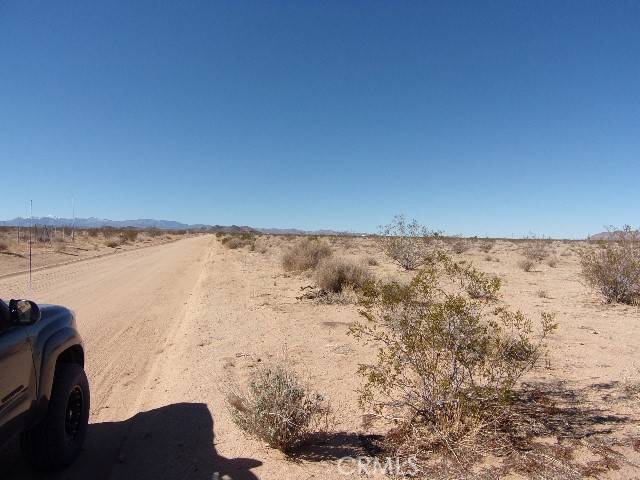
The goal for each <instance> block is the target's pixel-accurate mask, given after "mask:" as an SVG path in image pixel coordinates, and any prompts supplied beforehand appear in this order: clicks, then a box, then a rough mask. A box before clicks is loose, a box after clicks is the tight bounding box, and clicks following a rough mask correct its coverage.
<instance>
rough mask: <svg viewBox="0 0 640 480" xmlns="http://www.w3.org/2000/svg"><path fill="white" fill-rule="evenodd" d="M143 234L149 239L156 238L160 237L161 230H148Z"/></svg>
mask: <svg viewBox="0 0 640 480" xmlns="http://www.w3.org/2000/svg"><path fill="white" fill-rule="evenodd" d="M145 233H146V234H147V235H148V236H149V237H151V238H156V237H159V236H160V235H162V230H160V229H159V228H150V229H148V230H146V231H145Z"/></svg>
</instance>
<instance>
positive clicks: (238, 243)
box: [222, 237, 247, 250]
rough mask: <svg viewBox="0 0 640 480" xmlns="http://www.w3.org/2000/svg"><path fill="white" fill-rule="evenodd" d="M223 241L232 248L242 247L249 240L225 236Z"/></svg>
mask: <svg viewBox="0 0 640 480" xmlns="http://www.w3.org/2000/svg"><path fill="white" fill-rule="evenodd" d="M222 243H223V245H225V246H226V247H227V248H229V249H231V250H235V249H237V248H242V247H244V246H246V245H247V242H246V241H245V240H243V239H242V238H240V237H230V238H224V239H223V241H222Z"/></svg>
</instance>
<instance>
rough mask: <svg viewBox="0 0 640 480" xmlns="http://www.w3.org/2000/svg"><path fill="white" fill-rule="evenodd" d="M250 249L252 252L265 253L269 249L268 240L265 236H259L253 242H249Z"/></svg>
mask: <svg viewBox="0 0 640 480" xmlns="http://www.w3.org/2000/svg"><path fill="white" fill-rule="evenodd" d="M250 250H251V251H252V252H258V253H262V254H264V253H267V252H268V251H269V242H268V241H267V240H266V239H265V238H263V237H259V238H257V239H256V240H255V241H254V242H253V243H251V245H250Z"/></svg>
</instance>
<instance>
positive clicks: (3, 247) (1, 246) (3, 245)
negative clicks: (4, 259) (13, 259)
mask: <svg viewBox="0 0 640 480" xmlns="http://www.w3.org/2000/svg"><path fill="white" fill-rule="evenodd" d="M7 250H9V244H8V243H7V242H2V241H0V252H6V251H7Z"/></svg>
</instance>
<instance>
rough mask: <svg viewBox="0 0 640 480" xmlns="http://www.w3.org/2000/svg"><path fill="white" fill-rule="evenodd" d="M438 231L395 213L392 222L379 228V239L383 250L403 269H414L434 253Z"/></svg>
mask: <svg viewBox="0 0 640 480" xmlns="http://www.w3.org/2000/svg"><path fill="white" fill-rule="evenodd" d="M438 236H439V233H438V232H435V231H432V230H429V229H428V228H426V227H424V226H422V225H420V224H419V223H418V221H417V220H415V219H414V220H411V221H409V220H407V219H406V218H405V216H404V215H397V216H395V217H394V218H393V220H392V222H391V223H390V224H389V225H387V226H384V227H381V228H380V235H379V236H378V239H379V241H380V242H381V244H382V248H383V250H384V252H385V253H386V254H387V255H388V256H389V257H390V258H391V259H392V260H393V261H394V262H396V263H397V264H398V265H399V266H401V267H402V268H404V269H405V270H415V269H416V268H418V267H420V266H421V265H424V264H425V263H426V262H428V260H429V258H430V257H431V256H433V254H434V240H435V239H436V238H437V237H438Z"/></svg>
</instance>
